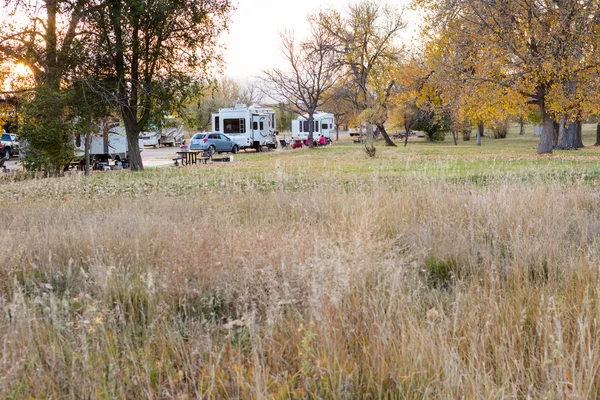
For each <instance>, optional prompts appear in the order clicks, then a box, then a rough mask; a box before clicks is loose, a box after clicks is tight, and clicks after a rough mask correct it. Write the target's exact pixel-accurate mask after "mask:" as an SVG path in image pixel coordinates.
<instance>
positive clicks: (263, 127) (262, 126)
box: [260, 121, 265, 131]
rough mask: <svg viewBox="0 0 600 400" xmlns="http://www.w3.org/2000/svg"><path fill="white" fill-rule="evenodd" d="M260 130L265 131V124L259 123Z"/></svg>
mask: <svg viewBox="0 0 600 400" xmlns="http://www.w3.org/2000/svg"><path fill="white" fill-rule="evenodd" d="M260 130H261V131H263V130H265V123H264V122H262V121H260Z"/></svg>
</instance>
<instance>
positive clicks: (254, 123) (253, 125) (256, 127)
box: [252, 121, 258, 131]
mask: <svg viewBox="0 0 600 400" xmlns="http://www.w3.org/2000/svg"><path fill="white" fill-rule="evenodd" d="M252 129H253V130H255V131H257V130H258V122H256V121H254V122H253V123H252Z"/></svg>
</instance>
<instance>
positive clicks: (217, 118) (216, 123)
mask: <svg viewBox="0 0 600 400" xmlns="http://www.w3.org/2000/svg"><path fill="white" fill-rule="evenodd" d="M220 130H221V127H220V126H219V117H215V131H217V132H218V131H220Z"/></svg>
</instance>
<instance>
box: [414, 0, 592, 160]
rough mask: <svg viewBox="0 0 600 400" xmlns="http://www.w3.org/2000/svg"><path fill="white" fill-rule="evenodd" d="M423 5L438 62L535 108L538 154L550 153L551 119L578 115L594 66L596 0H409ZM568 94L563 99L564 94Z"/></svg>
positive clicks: (575, 118)
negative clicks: (580, 90) (579, 95)
mask: <svg viewBox="0 0 600 400" xmlns="http://www.w3.org/2000/svg"><path fill="white" fill-rule="evenodd" d="M415 3H416V4H417V5H418V6H420V7H421V9H422V10H425V11H426V12H427V17H426V22H425V26H424V28H425V29H424V31H425V32H426V34H427V36H428V38H429V40H430V41H431V42H433V43H435V44H436V47H437V51H438V52H439V53H440V54H444V55H451V57H449V58H448V59H446V60H445V61H446V62H445V64H444V68H445V69H446V70H452V71H453V73H454V75H455V76H456V77H460V78H463V79H465V80H468V81H471V82H476V83H480V84H484V85H485V86H483V89H485V90H477V92H479V93H481V96H483V97H485V96H486V93H489V91H490V90H491V89H492V88H505V89H507V90H509V91H511V92H512V93H517V94H519V95H521V96H522V97H523V98H524V99H525V101H526V102H527V103H529V104H535V105H537V106H538V107H539V109H540V112H541V114H542V123H543V134H542V137H541V139H540V143H539V145H538V153H540V154H541V153H550V152H552V149H553V142H554V123H555V119H557V117H558V118H560V117H563V118H566V117H568V119H569V120H581V119H582V118H583V117H584V114H583V110H582V109H581V104H580V102H578V101H574V99H575V98H576V95H575V94H576V93H577V90H578V87H580V86H581V85H582V84H584V82H585V81H584V78H585V76H586V71H589V70H590V69H594V68H597V66H598V64H599V57H598V51H597V46H594V45H593V44H594V43H595V42H597V32H598V29H599V27H600V4H599V1H598V0H585V1H579V0H510V1H509V0H494V1H484V0H457V1H453V2H448V1H445V0H415ZM565 99H567V101H565Z"/></svg>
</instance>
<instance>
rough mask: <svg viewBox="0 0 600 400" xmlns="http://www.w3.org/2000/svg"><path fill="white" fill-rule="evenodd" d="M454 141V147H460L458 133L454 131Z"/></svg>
mask: <svg viewBox="0 0 600 400" xmlns="http://www.w3.org/2000/svg"><path fill="white" fill-rule="evenodd" d="M452 139H454V145H455V146H458V132H455V131H452Z"/></svg>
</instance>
